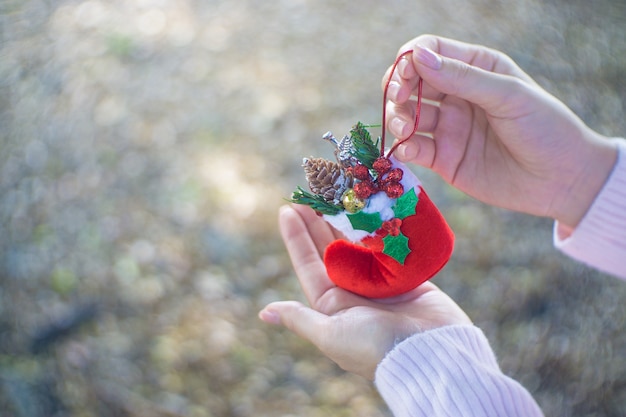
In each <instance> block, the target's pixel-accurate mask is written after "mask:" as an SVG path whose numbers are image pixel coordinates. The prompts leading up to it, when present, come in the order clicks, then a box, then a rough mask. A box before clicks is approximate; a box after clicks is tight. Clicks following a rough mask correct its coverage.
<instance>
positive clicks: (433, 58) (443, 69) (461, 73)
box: [413, 46, 529, 116]
mask: <svg viewBox="0 0 626 417" xmlns="http://www.w3.org/2000/svg"><path fill="white" fill-rule="evenodd" d="M413 64H414V65H415V68H416V70H417V72H418V73H419V75H420V76H421V77H422V78H423V79H424V81H426V82H427V83H428V84H430V85H431V86H432V87H434V88H435V89H436V90H439V91H440V92H442V93H443V94H446V95H452V96H456V97H459V98H461V99H464V100H467V101H469V102H471V103H474V104H476V105H478V106H480V107H482V108H483V109H484V110H485V111H486V112H487V113H489V114H491V115H494V116H505V115H506V109H507V108H509V109H512V108H515V107H516V106H517V105H519V99H517V98H518V97H519V98H520V99H521V98H523V97H525V96H526V95H527V94H528V90H529V88H528V83H527V82H526V80H522V79H521V78H519V77H517V76H514V75H510V74H501V73H498V72H492V71H487V70H484V69H482V68H480V67H477V66H474V65H471V64H468V63H466V62H463V61H461V60H458V59H454V58H449V57H446V56H443V55H440V54H438V53H436V52H435V51H433V50H432V49H429V48H425V47H423V46H416V47H415V49H414V51H413Z"/></svg>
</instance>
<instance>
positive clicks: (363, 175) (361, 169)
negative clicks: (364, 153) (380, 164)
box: [352, 164, 370, 181]
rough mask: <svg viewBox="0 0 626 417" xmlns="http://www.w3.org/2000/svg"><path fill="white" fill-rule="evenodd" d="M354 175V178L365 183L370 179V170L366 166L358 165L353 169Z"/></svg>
mask: <svg viewBox="0 0 626 417" xmlns="http://www.w3.org/2000/svg"><path fill="white" fill-rule="evenodd" d="M352 173H353V174H354V178H356V179H358V180H361V181H365V180H369V179H370V170H369V169H368V168H367V167H366V166H365V165H361V164H359V165H356V166H355V167H354V168H353V169H352Z"/></svg>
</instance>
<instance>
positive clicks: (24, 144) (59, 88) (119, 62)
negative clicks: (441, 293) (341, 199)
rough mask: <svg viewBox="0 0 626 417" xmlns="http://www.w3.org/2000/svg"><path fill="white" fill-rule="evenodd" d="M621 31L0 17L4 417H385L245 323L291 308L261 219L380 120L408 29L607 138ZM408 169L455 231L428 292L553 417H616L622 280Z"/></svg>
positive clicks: (246, 8)
mask: <svg viewBox="0 0 626 417" xmlns="http://www.w3.org/2000/svg"><path fill="white" fill-rule="evenodd" d="M625 21H626V5H625V3H624V1H623V0H616V1H609V0H598V1H594V2H590V1H586V0H546V1H539V0H525V1H516V2H504V1H494V0H478V1H472V2H468V1H455V0H438V1H423V0H422V1H406V0H387V1H384V2H377V1H371V0H370V1H330V0H319V1H313V0H286V1H278V0H277V1H271V2H270V1H268V2H261V1H256V0H236V1H235V0H206V1H200V0H113V1H104V0H87V1H71V0H68V1H54V0H47V1H43V0H42V1H36V0H33V1H21V0H2V1H0V42H1V44H0V410H1V411H0V415H2V416H18V417H26V416H29V417H31V416H32V417H43V416H102V417H108V416H189V417H214V416H220V417H222V416H224V417H226V416H232V417H243V416H258V417H261V416H305V417H317V416H345V417H348V416H359V417H367V416H372V417H374V416H376V417H384V416H390V413H389V411H388V410H387V408H386V406H385V405H384V404H383V403H382V402H381V400H380V398H379V397H378V395H377V393H376V391H375V389H374V388H373V386H372V385H371V383H370V382H368V381H365V380H364V379H362V378H360V377H356V376H353V375H349V374H346V373H344V372H343V371H341V370H340V369H339V368H338V367H337V366H335V365H334V364H333V363H332V362H330V361H329V360H327V359H326V358H324V357H323V356H322V355H321V354H320V353H319V352H318V351H317V350H316V349H315V348H314V347H312V346H311V345H310V344H308V343H307V342H305V341H302V340H300V339H298V338H297V337H296V336H294V335H292V334H289V333H287V332H285V331H282V330H280V329H277V328H274V327H271V326H268V325H265V324H263V323H261V322H260V321H259V320H258V319H257V317H256V314H257V311H258V310H259V309H260V308H262V307H263V306H264V305H265V304H266V303H268V302H270V301H275V300H280V299H299V300H301V299H302V296H301V294H300V292H299V288H298V285H297V281H296V278H295V277H294V275H293V272H292V270H291V266H290V264H289V260H288V258H287V256H286V254H285V251H284V248H283V246H282V243H281V241H280V239H279V236H278V231H277V222H276V217H277V216H276V214H277V209H278V207H279V206H280V205H282V204H284V199H285V198H288V197H289V196H290V193H291V191H292V190H293V189H294V188H295V186H296V185H299V184H303V181H304V177H303V173H302V170H301V167H300V162H301V157H302V156H309V155H315V156H325V157H330V156H331V155H332V150H331V149H330V148H329V146H328V144H327V143H325V142H324V141H322V140H320V137H321V135H322V134H323V133H324V132H326V131H328V130H332V131H333V132H335V133H336V134H338V135H342V134H343V133H345V132H347V130H349V128H350V127H351V126H352V125H353V124H354V123H355V122H356V121H359V120H360V121H363V122H365V123H378V122H380V116H381V100H382V92H381V89H380V81H381V77H382V75H383V73H384V71H385V70H386V68H387V67H388V66H389V65H390V64H391V63H392V62H393V59H394V58H395V54H396V51H397V50H398V48H399V47H400V46H401V45H402V44H403V43H404V42H406V41H408V40H409V39H411V38H413V37H415V36H417V35H419V34H421V33H427V32H430V33H436V34H440V35H444V36H449V37H454V38H458V39H461V40H465V41H469V42H476V43H481V44H486V45H488V46H491V47H495V48H498V49H501V50H504V51H506V52H507V53H508V54H509V55H511V56H512V57H513V58H514V59H515V60H517V61H518V62H519V64H520V65H521V66H522V68H524V69H525V70H526V71H527V72H529V73H530V74H532V76H534V77H535V78H536V80H537V81H538V82H539V83H540V84H541V85H543V86H544V87H545V88H546V89H548V90H549V91H550V92H552V93H554V94H555V95H557V96H558V97H560V98H561V99H562V100H564V101H565V102H566V103H567V104H568V105H569V106H570V107H571V108H572V109H573V110H574V111H575V112H576V113H577V114H578V115H580V117H582V118H583V119H584V120H585V121H586V122H587V123H588V124H589V125H590V126H591V127H593V128H594V129H596V130H598V131H599V132H601V133H604V134H607V135H624V134H625V132H626V122H625V118H624V109H625V100H626V84H625V82H624V77H625V75H626V71H625V68H626V33H625V26H624V22H625ZM416 172H417V174H418V175H419V176H420V177H421V179H422V181H423V182H424V183H425V186H426V188H427V190H428V192H429V194H430V195H431V197H432V198H433V200H434V201H435V202H436V204H437V205H438V206H439V207H440V208H441V210H442V212H443V213H444V215H445V216H446V218H447V219H448V221H449V222H450V224H451V225H452V227H453V229H454V230H455V232H456V235H457V244H456V249H455V254H454V256H453V259H452V260H451V262H450V263H449V265H448V266H447V267H446V268H445V269H444V270H443V271H442V272H441V273H440V274H439V275H438V276H437V277H436V278H435V279H434V281H435V282H436V283H437V284H438V285H440V286H441V287H442V288H443V289H444V290H446V291H447V292H448V293H449V294H450V295H452V296H453V297H454V298H455V299H456V300H457V301H458V302H459V304H460V305H461V306H462V307H463V308H464V309H465V310H466V311H467V312H468V314H469V315H470V316H471V317H472V318H473V319H474V320H475V322H476V324H477V325H479V326H480V327H481V328H483V329H484V331H485V332H486V334H487V336H488V337H489V339H490V340H491V342H492V345H493V348H494V350H495V351H496V353H497V355H498V357H499V361H500V363H501V366H502V368H503V370H504V371H505V372H506V373H507V374H509V375H511V376H512V377H513V378H515V379H517V380H519V381H520V382H521V383H522V384H523V385H524V386H525V387H526V388H527V389H528V390H530V391H531V392H532V394H533V395H534V397H535V398H536V399H537V401H538V402H539V403H540V405H541V406H542V408H543V409H544V411H545V413H546V414H547V415H552V416H574V415H575V416H598V417H599V416H621V415H626V332H625V331H624V325H625V320H626V311H625V310H626V309H625V307H624V302H625V300H626V284H625V283H623V282H618V281H617V280H616V279H614V278H611V277H609V276H606V275H603V274H600V273H597V272H594V271H592V270H590V269H588V268H586V267H584V266H582V265H580V264H577V263H575V262H573V261H571V260H569V259H567V258H565V257H564V256H563V255H561V254H559V253H558V252H557V251H556V250H555V249H554V248H553V247H552V244H551V228H552V223H551V221H550V220H547V219H537V218H531V217H528V216H524V215H520V214H516V213H511V212H508V211H504V210H500V209H496V208H491V207H487V206H485V205H482V204H481V203H478V202H477V201H475V200H472V199H471V198H469V197H467V196H465V195H463V194H461V193H459V192H458V191H455V190H453V189H452V188H450V187H449V186H448V185H446V184H445V183H444V182H442V181H441V180H440V179H439V178H438V177H437V176H436V175H433V174H431V173H429V172H427V171H424V170H423V169H418V168H416Z"/></svg>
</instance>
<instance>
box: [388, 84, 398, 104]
mask: <svg viewBox="0 0 626 417" xmlns="http://www.w3.org/2000/svg"><path fill="white" fill-rule="evenodd" d="M398 91H400V84H398V83H397V82H395V81H390V82H389V87H387V97H388V98H389V99H390V100H392V101H397V100H398Z"/></svg>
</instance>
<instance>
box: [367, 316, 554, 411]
mask: <svg viewBox="0 0 626 417" xmlns="http://www.w3.org/2000/svg"><path fill="white" fill-rule="evenodd" d="M375 383H376V387H377V388H378V391H379V392H380V394H381V396H382V397H383V399H384V400H385V402H386V403H387V405H388V406H389V409H390V410H391V411H392V413H393V415H394V416H395V417H409V416H410V417H420V416H424V417H425V416H428V417H439V416H454V417H458V416H463V417H487V416H489V417H498V416H503V417H504V416H507V417H516V416H520V417H521V416H524V417H534V416H543V414H542V412H541V410H540V409H539V406H538V405H537V403H536V402H535V401H534V400H533V398H532V396H531V395H530V394H529V393H528V391H526V390H525V389H524V388H523V387H522V386H521V385H520V384H519V383H518V382H516V381H515V380H513V379H511V378H509V377H507V376H506V375H504V374H503V373H502V371H500V368H499V366H498V363H497V361H496V358H495V355H494V353H493V351H492V350H491V347H490V346H489V342H488V341H487V339H486V337H485V336H484V334H483V333H482V331H481V330H480V329H478V328H477V327H474V326H446V327H441V328H438V329H434V330H430V331H426V332H423V333H418V334H415V335H413V336H411V337H410V338H408V339H406V340H404V341H403V342H401V343H399V344H398V345H397V346H396V347H395V348H394V349H393V350H392V351H391V352H390V353H389V354H388V355H387V356H386V357H385V359H383V361H382V362H381V363H380V364H379V366H378V368H377V370H376V378H375Z"/></svg>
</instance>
